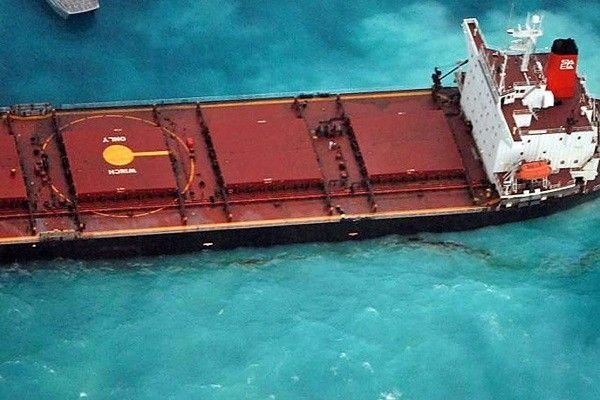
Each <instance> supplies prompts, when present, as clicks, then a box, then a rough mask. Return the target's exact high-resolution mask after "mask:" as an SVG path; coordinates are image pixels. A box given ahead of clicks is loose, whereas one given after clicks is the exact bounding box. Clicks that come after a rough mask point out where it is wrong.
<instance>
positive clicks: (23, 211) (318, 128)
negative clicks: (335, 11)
mask: <svg viewBox="0 0 600 400" xmlns="http://www.w3.org/2000/svg"><path fill="white" fill-rule="evenodd" d="M3 120H4V124H2V125H1V128H0V156H1V159H0V174H2V175H4V176H5V178H3V179H5V180H4V181H5V182H7V181H8V182H10V183H11V184H9V185H3V187H2V188H1V189H0V205H1V204H2V203H3V202H5V201H6V204H9V206H6V205H5V206H2V207H4V208H3V209H6V207H9V208H8V209H6V210H5V211H2V212H1V213H0V220H1V222H0V238H3V239H0V240H2V241H3V243H7V242H10V241H11V240H12V241H18V240H31V242H32V243H33V242H35V241H36V240H40V238H42V237H46V236H50V237H55V236H56V237H61V235H63V236H65V237H69V235H75V236H78V237H79V236H81V237H84V238H85V237H103V236H110V235H115V234H127V235H136V234H144V233H156V232H162V231H169V230H173V229H197V230H202V229H220V228H226V227H227V226H228V225H229V226H245V225H244V224H252V226H261V225H268V224H271V223H278V224H282V223H283V224H293V223H295V222H294V221H296V222H297V221H304V222H314V221H317V222H318V221H320V220H331V219H332V218H333V219H336V218H337V219H340V218H345V217H348V216H363V217H364V216H367V217H368V216H375V217H377V216H390V215H395V214H399V215H400V214H402V213H416V214H418V213H425V214H431V213H436V212H441V213H443V212H447V211H448V210H456V209H477V208H479V207H481V206H485V202H486V201H487V200H486V198H485V197H484V190H485V189H486V187H485V179H484V176H485V175H484V173H483V170H482V168H481V164H480V162H479V160H478V157H477V154H476V151H474V145H473V143H472V139H471V137H470V135H469V133H468V128H467V127H466V125H465V124H464V123H463V122H462V120H461V118H460V116H459V110H458V108H457V106H456V105H453V104H450V103H447V104H444V105H438V104H436V103H434V102H433V100H432V96H431V94H430V92H429V91H425V90H423V91H397V92H379V93H365V94H345V95H341V96H338V97H336V96H317V97H308V98H307V97H301V98H296V99H294V98H278V99H266V100H254V101H252V100H251V101H243V102H230V101H229V102H207V103H198V104H196V103H188V104H173V105H160V106H154V107H152V106H133V107H129V108H126V107H120V108H90V109H73V110H69V109H65V110H56V111H55V112H44V113H40V115H33V116H24V115H20V114H19V113H15V112H11V113H6V114H4V115H3ZM21 169H22V170H21ZM26 184H27V185H28V186H27V188H26V186H25V185H26ZM19 200H26V201H21V202H19ZM15 201H16V202H15ZM231 224H233V225H231ZM240 224H241V225H240Z"/></svg>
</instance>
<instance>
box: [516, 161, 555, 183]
mask: <svg viewBox="0 0 600 400" xmlns="http://www.w3.org/2000/svg"><path fill="white" fill-rule="evenodd" d="M551 173H552V168H551V167H550V164H548V162H546V161H532V162H527V163H524V164H522V165H521V167H520V168H519V171H518V172H517V178H518V179H521V180H524V181H535V180H538V179H544V178H547V177H548V176H549V175H550V174H551Z"/></svg>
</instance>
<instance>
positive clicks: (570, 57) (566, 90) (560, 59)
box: [545, 39, 579, 99]
mask: <svg viewBox="0 0 600 400" xmlns="http://www.w3.org/2000/svg"><path fill="white" fill-rule="evenodd" d="M578 54H579V51H578V50H577V44H575V40H573V39H556V40H555V41H554V43H553V44H552V50H551V52H550V56H549V58H548V62H547V63H546V70H545V73H546V78H547V80H548V90H551V91H552V93H554V97H556V98H557V99H566V98H570V97H573V96H574V95H575V88H576V85H577V55H578Z"/></svg>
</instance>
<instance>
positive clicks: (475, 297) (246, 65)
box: [0, 0, 600, 399]
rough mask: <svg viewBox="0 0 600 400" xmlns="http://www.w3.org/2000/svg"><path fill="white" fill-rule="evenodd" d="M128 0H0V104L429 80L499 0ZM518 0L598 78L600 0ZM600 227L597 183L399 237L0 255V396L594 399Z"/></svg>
mask: <svg viewBox="0 0 600 400" xmlns="http://www.w3.org/2000/svg"><path fill="white" fill-rule="evenodd" d="M141 3H142V2H138V1H133V0H122V1H121V0H120V1H109V0H105V1H103V2H102V10H101V11H100V12H99V13H97V15H96V16H95V17H94V18H83V19H78V20H75V21H69V22H63V21H61V20H59V19H57V18H56V17H55V16H54V15H53V14H52V13H51V12H50V11H48V10H47V8H46V6H45V5H44V4H43V1H41V0H39V1H33V0H30V1H22V2H14V1H10V0H2V1H0V5H2V8H0V10H1V11H0V33H1V36H0V37H2V39H1V43H2V46H0V53H1V54H0V59H1V60H2V62H1V63H0V76H2V86H1V90H0V103H2V104H11V103H16V102H30V101H46V100H50V101H52V102H55V103H65V102H82V101H96V100H122V99H138V98H161V97H185V96H196V95H230V94H249V93H264V92H278V91H296V90H298V91H299V90H309V89H310V90H332V91H333V90H336V89H342V88H356V89H360V88H371V87H413V86H426V85H428V84H429V82H428V76H429V75H430V69H431V66H432V65H441V66H449V65H451V64H452V63H453V62H454V61H456V60H458V59H460V58H461V57H462V56H463V54H464V53H463V41H462V37H461V36H460V29H459V26H458V23H459V21H460V19H461V18H462V17H463V16H471V15H477V16H478V17H480V19H481V21H482V24H483V25H484V27H486V28H488V29H486V34H487V35H486V36H487V38H488V41H491V42H494V43H498V44H504V43H506V41H505V40H504V37H503V33H502V32H503V30H504V28H505V27H506V25H507V18H506V15H508V13H509V9H510V7H509V6H507V5H505V4H497V2H491V1H479V2H472V3H471V2H462V3H461V4H460V5H457V6H456V5H455V6H453V8H452V9H449V8H447V6H444V5H443V4H444V3H441V2H428V3H425V4H424V5H417V4H416V3H414V4H413V3H411V2H404V3H403V4H402V5H401V4H399V3H400V2H397V1H378V2H375V1H362V2H352V4H348V2H342V1H333V0H321V1H319V2H304V3H291V2H290V4H288V5H280V4H279V2H276V1H273V0H269V1H267V0H264V1H255V2H249V1H244V2H242V1H239V2H233V1H222V2H218V3H219V4H218V5H217V2H212V1H191V0H190V1H169V2H167V1H163V2H158V1H154V2H144V3H145V4H144V5H143V6H142V5H140V4H141ZM522 3H523V2H517V3H516V7H515V8H516V11H518V12H521V14H523V13H524V12H525V11H526V9H524V6H523V4H522ZM533 3H534V6H537V7H539V8H542V9H544V10H546V12H545V15H546V30H547V37H546V38H545V41H543V43H542V44H541V46H542V47H543V46H547V45H548V44H549V43H550V41H551V39H550V38H551V37H553V36H556V35H570V36H573V37H575V38H576V39H577V40H578V43H579V47H580V49H581V52H582V54H581V65H582V69H585V70H587V71H589V72H590V75H592V74H591V73H592V72H594V73H596V75H597V71H598V69H599V68H598V67H599V66H600V48H599V47H600V46H598V39H599V35H600V26H599V25H598V24H597V21H598V20H600V5H599V4H598V3H597V2H587V7H586V8H585V9H584V8H583V7H581V6H578V5H577V3H576V2H570V3H569V2H567V3H566V4H567V5H563V6H558V5H557V4H558V2H533ZM513 20H514V19H513ZM588 84H589V86H590V89H591V90H592V91H594V92H595V93H600V80H599V78H598V76H596V77H594V78H593V79H591V80H590V81H589V82H588ZM599 226H600V202H598V201H596V202H593V203H590V204H586V205H583V206H581V207H578V208H576V209H574V210H572V211H569V212H565V213H561V214H558V215H555V216H552V217H549V218H545V219H539V220H535V221H529V222H524V223H518V224H512V225H508V226H502V227H490V228H486V229H481V230H477V231H471V232H464V233H449V234H441V235H433V234H423V235H420V236H418V237H416V238H410V239H409V238H402V237H395V236H392V237H386V238H382V239H379V240H373V241H366V242H352V243H343V244H310V245H297V246H282V247H274V248H269V249H238V250H233V251H227V252H204V253H197V254H186V255H180V256H168V257H166V256H165V257H153V258H133V259H124V260H104V261H85V262H82V261H76V260H52V261H37V262H31V263H21V264H4V265H3V268H2V269H1V270H0V338H1V342H0V343H1V345H0V399H75V398H89V399H107V398H108V399H165V398H172V399H238V398H239V399H244V398H248V399H465V398H476V399H499V398H502V399H521V398H528V399H598V398H600V319H599V318H598V316H599V315H600V233H599V231H598V227H599Z"/></svg>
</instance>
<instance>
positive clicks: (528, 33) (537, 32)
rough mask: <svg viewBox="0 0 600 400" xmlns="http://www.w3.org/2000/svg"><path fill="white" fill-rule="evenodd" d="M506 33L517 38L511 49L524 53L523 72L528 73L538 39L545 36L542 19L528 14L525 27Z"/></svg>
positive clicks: (536, 15)
mask: <svg viewBox="0 0 600 400" xmlns="http://www.w3.org/2000/svg"><path fill="white" fill-rule="evenodd" d="M506 32H507V33H508V34H509V35H511V36H512V37H514V38H515V40H513V41H512V44H511V45H510V49H511V50H513V51H517V52H520V53H523V61H522V62H521V72H527V71H528V70H529V59H530V57H531V54H533V52H534V51H535V45H536V43H537V39H538V38H539V37H541V36H542V35H543V34H544V32H543V30H542V17H541V16H540V15H538V14H533V15H531V14H527V19H526V20H525V27H521V25H519V26H518V27H517V28H516V29H508V30H507V31H506Z"/></svg>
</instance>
